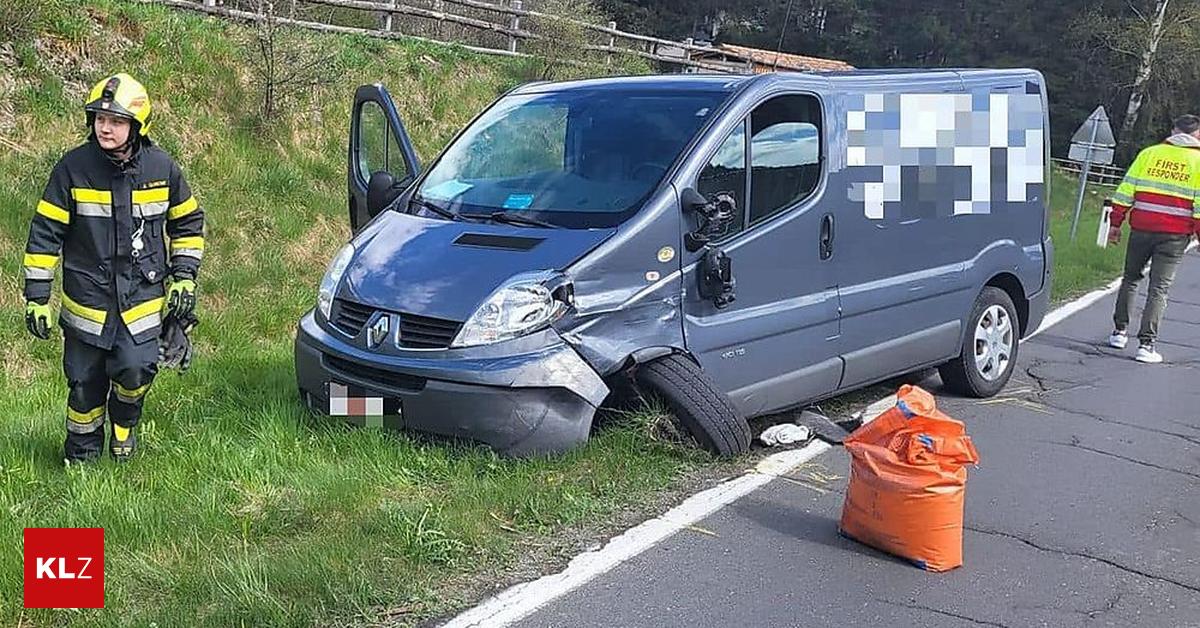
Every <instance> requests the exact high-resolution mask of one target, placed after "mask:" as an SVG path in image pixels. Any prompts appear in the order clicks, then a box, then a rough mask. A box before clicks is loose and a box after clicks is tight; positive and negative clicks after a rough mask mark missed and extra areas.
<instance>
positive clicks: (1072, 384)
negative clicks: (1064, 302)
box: [519, 254, 1200, 628]
mask: <svg viewBox="0 0 1200 628" xmlns="http://www.w3.org/2000/svg"><path fill="white" fill-rule="evenodd" d="M1186 259H1187V261H1186V262H1185V263H1184V265H1183V267H1182V268H1181V269H1180V274H1179V276H1178V278H1177V280H1176V284H1175V287H1174V288H1173V290H1172V303H1171V305H1170V306H1169V307H1168V310H1167V314H1166V317H1167V320H1166V321H1165V323H1164V325H1163V329H1162V338H1161V340H1160V343H1159V346H1160V351H1161V352H1162V353H1163V354H1164V355H1165V356H1166V358H1167V363H1166V364H1163V365H1156V366H1148V365H1142V364H1138V363H1136V362H1134V361H1133V360H1132V357H1133V354H1134V352H1135V350H1136V346H1135V345H1136V341H1134V342H1131V346H1130V348H1129V349H1127V350H1126V351H1124V352H1118V351H1115V350H1111V349H1109V348H1107V346H1105V345H1104V342H1105V340H1106V339H1107V335H1108V332H1109V330H1110V327H1111V322H1110V321H1111V318H1110V317H1111V311H1112V306H1113V301H1114V299H1113V298H1112V297H1110V298H1107V299H1104V300H1101V301H1100V302H1098V303H1097V304H1095V305H1093V306H1092V307H1090V308H1088V309H1087V310H1084V311H1082V312H1080V313H1078V314H1076V315H1074V316H1072V317H1071V318H1069V319H1067V320H1066V321H1064V322H1063V323H1060V324H1059V325H1057V326H1056V327H1053V328H1051V329H1049V330H1047V331H1046V332H1044V333H1043V334H1042V335H1039V336H1037V337H1036V338H1034V339H1033V340H1031V341H1029V342H1028V343H1026V344H1024V345H1023V346H1022V347H1021V352H1020V357H1019V364H1018V370H1017V374H1016V375H1015V376H1014V378H1013V380H1012V382H1011V383H1010V384H1009V386H1008V388H1007V390H1006V391H1005V392H1004V393H1002V394H1001V396H999V397H997V398H996V399H993V400H989V401H987V402H985V403H981V402H979V401H978V400H969V399H962V398H954V397H951V396H949V395H948V393H943V392H942V391H941V390H940V385H941V384H940V381H939V380H938V378H937V377H936V376H933V377H932V378H931V379H929V380H927V381H925V382H923V383H922V385H923V386H925V387H927V388H928V389H929V390H931V391H933V392H935V393H938V399H939V404H940V407H941V408H942V410H943V411H945V412H947V413H948V414H950V416H953V417H955V418H958V419H960V420H962V421H965V422H966V423H967V429H968V433H969V434H971V436H972V438H973V439H974V441H975V444H976V447H977V448H978V450H979V453H980V457H981V459H982V461H981V464H980V466H979V467H978V468H975V469H972V471H971V473H970V479H969V481H968V485H967V506H966V532H965V539H964V554H965V559H966V564H965V565H964V566H963V567H962V568H959V569H957V570H954V571H951V572H948V573H944V574H934V573H927V572H924V571H921V570H919V569H916V568H915V567H912V566H910V565H909V564H907V563H905V562H902V561H899V560H896V559H893V558H891V557H888V556H886V555H884V554H881V553H879V552H876V551H874V550H872V549H870V548H867V547H864V546H862V545H859V544H856V543H854V542H853V541H849V540H847V539H844V538H842V537H840V536H839V535H838V534H837V531H836V525H837V520H838V518H839V517H840V514H841V504H842V491H843V489H844V486H845V481H846V480H845V477H846V476H847V475H848V473H849V463H848V457H847V456H846V454H845V452H844V451H843V450H841V449H840V448H835V449H834V450H833V451H831V452H829V453H827V454H825V455H823V456H821V457H820V458H818V459H816V460H815V461H814V464H813V465H809V466H807V467H804V468H801V469H798V470H797V471H795V472H793V474H792V477H791V480H788V479H776V480H773V481H772V482H771V483H769V484H767V485H766V486H765V487H764V488H762V489H760V490H758V491H756V492H754V493H752V494H750V495H748V496H746V497H744V498H742V499H741V500H739V501H737V502H734V503H733V504H732V505H730V506H728V507H726V508H725V509H724V510H721V511H719V512H717V513H716V514H714V515H712V516H711V517H709V518H708V519H706V520H704V521H703V522H701V523H700V524H698V525H697V526H695V527H693V528H691V529H687V530H684V531H682V532H680V533H678V534H676V535H674V536H672V537H670V538H669V539H667V540H666V541H664V542H662V543H660V544H659V545H657V546H655V547H654V548H652V549H650V550H649V551H647V552H645V553H643V554H641V555H640V556H637V557H635V558H633V559H631V560H629V561H627V562H625V563H623V564H622V565H620V566H618V567H617V568H616V569H614V570H612V571H609V572H607V573H606V574H604V575H601V576H600V577H598V578H596V579H595V580H593V581H591V582H590V583H588V584H587V585H585V586H584V587H582V588H580V589H577V590H575V591H573V592H571V593H569V594H567V595H566V596H563V597H561V598H559V599H557V600H555V601H553V602H551V603H549V604H548V605H546V606H544V607H542V608H541V609H540V610H538V611H537V612H536V613H534V614H533V615H531V616H529V617H528V618H526V619H525V620H524V621H523V622H522V623H520V624H519V625H520V626H523V627H524V628H542V627H567V626H569V627H585V626H606V627H607V626H623V627H625V626H655V627H672V626H680V627H687V628H704V627H709V626H722V627H725V626H739V627H741V626H771V627H776V626H780V627H782V626H796V627H799V626H804V627H806V628H807V627H815V626H839V627H844V626H864V625H889V624H891V625H937V626H940V627H952V626H1012V627H1016V626H1056V627H1057V626H1063V627H1069V626H1092V625H1096V626H1154V627H1184V626H1190V627H1200V370H1198V369H1197V366H1200V255H1198V254H1189V256H1188V257H1187V258H1186ZM1136 320H1137V318H1136V317H1135V322H1136ZM829 476H839V477H836V478H830V477H829Z"/></svg>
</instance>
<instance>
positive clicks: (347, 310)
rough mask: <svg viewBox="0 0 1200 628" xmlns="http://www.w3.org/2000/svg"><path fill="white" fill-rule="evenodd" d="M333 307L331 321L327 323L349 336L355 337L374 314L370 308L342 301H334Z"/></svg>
mask: <svg viewBox="0 0 1200 628" xmlns="http://www.w3.org/2000/svg"><path fill="white" fill-rule="evenodd" d="M334 305H335V306H336V307H335V308H334V311H333V319H332V320H330V321H329V322H330V323H333V326H334V327H337V328H338V329H340V330H342V331H344V332H346V333H347V334H350V335H351V336H357V335H358V332H360V331H362V328H363V326H364V325H366V324H367V321H368V320H370V319H371V315H372V314H374V313H375V309H374V308H372V307H369V306H366V305H360V304H358V303H354V302H352V301H345V300H342V299H337V300H335V301H334Z"/></svg>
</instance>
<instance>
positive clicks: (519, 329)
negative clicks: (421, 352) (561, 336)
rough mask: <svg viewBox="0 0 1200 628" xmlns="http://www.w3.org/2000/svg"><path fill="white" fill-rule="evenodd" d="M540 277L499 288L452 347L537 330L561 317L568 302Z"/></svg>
mask: <svg viewBox="0 0 1200 628" xmlns="http://www.w3.org/2000/svg"><path fill="white" fill-rule="evenodd" d="M555 295H556V291H552V290H551V289H550V288H548V287H546V285H545V284H544V283H543V282H542V281H540V280H525V281H515V282H511V283H508V284H506V285H503V286H501V287H500V288H497V289H496V291H495V292H493V293H492V295H491V296H489V297H488V298H487V300H486V301H484V302H483V304H482V305H480V306H479V309H478V310H476V311H475V313H474V314H472V315H471V318H469V319H467V322H466V323H465V324H464V325H463V326H462V329H461V330H459V332H458V336H456V337H455V338H454V342H452V343H451V344H450V346H451V347H455V348H457V347H472V346H477V345H487V344H492V343H496V342H501V341H503V340H510V339H512V338H519V337H521V336H524V335H527V334H530V333H533V332H535V331H538V330H540V329H543V328H545V327H547V326H549V325H550V323H553V322H554V321H556V320H558V318H559V317H561V316H562V315H563V313H564V312H566V310H567V307H568V305H567V303H566V302H564V301H563V300H560V299H559V298H557V297H556V296H555Z"/></svg>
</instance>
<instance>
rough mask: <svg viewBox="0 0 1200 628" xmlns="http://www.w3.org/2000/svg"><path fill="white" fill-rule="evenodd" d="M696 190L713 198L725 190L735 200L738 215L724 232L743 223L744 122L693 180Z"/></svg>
mask: <svg viewBox="0 0 1200 628" xmlns="http://www.w3.org/2000/svg"><path fill="white" fill-rule="evenodd" d="M696 191H697V192H699V193H700V194H703V195H704V198H707V199H710V200H711V199H713V198H715V197H716V195H717V194H721V193H727V194H730V195H732V196H733V198H734V200H736V201H737V210H738V212H739V216H738V218H737V219H735V220H734V221H733V223H732V224H730V225H729V230H728V232H727V235H728V234H733V233H737V232H738V231H741V230H742V227H743V226H744V224H745V220H744V217H745V211H746V125H745V124H741V125H738V127H737V128H736V129H734V130H733V132H732V133H730V134H729V137H727V138H725V141H724V142H723V143H722V144H721V147H720V148H718V149H717V152H716V154H714V155H713V157H712V159H711V160H710V161H709V162H708V165H707V166H705V167H704V170H702V171H701V172H700V176H699V178H697V179H696Z"/></svg>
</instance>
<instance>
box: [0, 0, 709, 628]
mask: <svg viewBox="0 0 1200 628" xmlns="http://www.w3.org/2000/svg"><path fill="white" fill-rule="evenodd" d="M57 6H59V7H62V8H60V9H57V10H59V11H61V13H60V14H56V15H52V16H50V18H51V19H48V20H46V21H45V24H46V26H45V27H44V30H43V31H42V32H41V33H40V34H38V35H37V36H36V38H35V37H32V36H31V37H22V38H18V39H16V40H15V41H9V42H0V44H3V45H4V47H3V49H2V50H3V51H2V52H0V62H3V63H4V67H3V68H2V71H0V80H2V81H3V84H0V89H4V90H6V95H7V97H9V98H11V99H12V103H13V105H14V107H13V110H12V111H11V112H9V113H10V114H12V116H11V117H9V118H8V120H7V121H8V124H7V126H6V128H0V135H2V136H3V137H4V138H5V139H6V140H9V141H11V142H14V143H15V144H16V145H17V146H19V147H21V148H20V150H21V152H17V151H16V150H9V149H7V148H5V149H0V208H3V211H0V250H3V251H5V253H4V255H3V260H2V264H3V265H2V267H0V268H2V271H0V282H2V283H0V363H2V364H0V512H2V513H3V515H0V625H6V626H15V625H18V624H19V623H21V622H22V621H23V622H24V623H23V625H24V626H42V625H73V626H106V625H148V624H150V622H157V624H158V625H160V626H178V625H184V624H185V623H186V624H191V625H197V626H230V625H247V626H264V625H295V626H308V625H312V624H313V623H316V622H321V621H327V620H333V621H338V620H345V619H356V620H360V621H371V620H375V619H379V618H381V617H385V616H392V617H396V618H400V619H403V618H414V619H415V618H421V617H428V616H430V615H433V614H437V613H439V612H442V611H444V610H445V609H447V608H451V607H453V606H455V605H456V604H458V603H461V602H462V601H461V600H458V599H456V597H455V596H456V595H458V594H459V593H460V592H461V591H464V590H466V589H465V588H464V586H465V585H466V584H467V583H469V581H470V575H471V574H477V573H485V572H489V571H497V570H502V569H505V568H506V567H508V566H509V565H511V564H512V563H513V561H516V560H518V559H519V558H521V557H522V556H524V555H527V554H530V553H532V552H537V551H545V552H548V551H551V550H552V549H553V548H554V546H555V542H556V539H558V538H559V537H560V536H561V535H563V534H564V533H565V532H569V531H571V530H577V529H578V528H579V527H581V526H582V527H587V526H589V525H592V522H596V524H595V525H601V524H600V523H599V522H604V521H606V520H608V519H609V517H610V516H611V515H612V513H614V511H617V510H619V509H622V508H625V507H628V506H630V505H631V504H637V503H638V502H640V501H642V500H645V499H648V498H650V497H652V496H654V495H656V494H657V492H658V491H659V490H660V489H663V488H665V487H668V486H670V485H672V484H673V483H676V482H677V481H678V479H679V478H680V476H681V475H682V474H686V473H687V472H688V471H689V470H692V469H694V468H695V467H696V466H697V465H698V464H699V463H700V462H701V461H703V460H704V457H703V456H702V455H700V454H698V453H696V452H694V451H692V450H690V449H686V448H680V447H673V446H671V445H667V444H663V443H662V442H659V441H655V440H653V439H649V438H647V437H646V435H647V430H646V427H645V424H644V422H639V420H637V419H631V420H630V421H628V422H627V423H625V424H620V425H614V426H610V427H608V428H606V429H604V430H603V431H601V433H599V434H598V435H597V437H596V438H595V440H594V441H593V442H592V443H591V444H590V445H589V446H587V447H586V448H584V449H583V450H582V451H579V452H577V453H574V454H572V455H569V456H567V457H565V458H562V459H558V460H553V461H523V462H512V461H501V460H499V459H497V458H496V457H495V456H493V455H492V454H490V453H489V452H487V451H485V450H483V449H472V448H466V447H453V446H446V445H433V444H425V443H421V442H418V441H415V440H412V439H409V438H407V437H405V436H403V435H398V434H392V433H385V432H381V431H375V430H369V429H349V428H346V427H342V426H340V425H337V424H334V423H333V422H328V423H326V422H321V423H316V422H314V421H312V420H311V419H310V418H309V417H308V415H307V413H306V411H305V410H304V409H302V407H301V406H300V405H299V403H298V401H297V394H296V388H295V382H294V375H293V366H292V353H291V347H292V337H293V331H294V329H295V324H296V321H297V320H298V318H299V317H300V315H301V314H302V313H303V312H304V311H305V310H306V309H307V308H309V307H311V306H312V304H313V303H314V299H315V294H316V293H315V288H316V285H317V282H318V281H319V279H320V275H321V273H322V272H323V270H324V266H325V264H326V262H327V261H328V258H329V255H330V254H331V252H332V251H334V250H336V248H337V247H338V245H339V244H340V243H341V242H343V241H345V239H346V238H347V237H348V228H347V226H346V225H347V217H346V193H345V187H344V186H345V182H344V181H345V171H344V168H345V165H344V164H345V143H346V129H347V124H348V120H349V109H350V103H349V100H350V97H351V95H352V94H353V89H354V87H355V86H357V85H358V84H360V83H366V82H372V81H381V82H383V83H385V84H386V85H387V86H388V87H389V88H390V89H391V92H392V94H393V96H394V97H395V98H396V100H397V104H398V106H399V107H400V110H401V114H402V116H403V117H404V119H405V121H406V123H407V125H408V128H409V130H410V132H411V133H412V135H413V137H414V141H415V144H416V146H417V148H418V150H419V151H420V153H421V154H422V155H423V156H425V157H426V158H429V157H432V156H433V155H434V154H435V153H436V151H437V150H438V149H439V148H440V147H441V146H442V145H443V144H444V143H445V142H446V141H448V139H449V138H450V136H451V135H452V134H453V133H454V132H456V131H457V130H458V129H459V128H460V127H461V126H462V125H463V124H465V123H466V121H467V120H468V119H469V118H470V117H471V116H473V115H474V114H475V113H476V112H477V111H479V110H480V109H481V108H482V107H483V106H485V105H486V104H487V103H488V102H489V101H490V100H491V99H493V98H494V97H495V96H496V95H498V94H499V93H500V92H501V91H503V90H504V89H507V88H508V87H511V86H512V85H514V84H516V83H517V82H519V81H520V80H521V78H522V72H524V69H523V68H521V67H519V66H518V65H514V64H513V63H512V62H508V61H496V60H493V59H486V58H480V57H476V56H473V55H466V54H461V53H458V52H455V51H453V50H449V49H446V48H441V47H433V46H424V45H411V44H400V43H390V42H379V41H374V40H367V39H363V38H353V37H340V36H339V37H336V47H335V49H336V51H337V54H338V56H339V61H340V63H339V65H340V67H342V68H344V69H345V71H344V72H342V73H341V74H339V75H338V76H337V77H336V80H335V82H334V83H332V84H331V85H329V86H327V87H324V88H322V89H321V90H320V91H319V93H318V94H317V96H316V98H315V99H314V100H313V102H314V103H315V109H313V110H312V111H306V112H304V113H296V114H295V115H293V116H292V119H291V120H288V121H286V122H285V123H284V124H281V125H280V126H279V130H276V131H274V132H270V133H267V134H263V133H262V132H259V131H255V130H254V128H253V124H252V121H253V113H254V111H255V107H256V106H257V104H258V102H257V95H256V94H255V93H253V90H252V88H251V87H250V82H249V77H248V73H247V71H246V70H245V69H243V66H242V58H243V54H244V48H243V47H242V46H243V45H242V44H239V43H238V42H239V41H240V40H239V37H238V36H237V34H238V32H239V31H240V28H239V27H235V26H232V25H229V24H226V23H222V22H218V21H214V20H208V19H203V18H201V17H198V16H195V15H191V14H185V13H178V12H174V11H171V10H165V9H159V8H156V7H147V6H142V5H135V4H124V3H117V2H109V1H89V2H87V3H84V6H83V8H77V7H76V6H75V3H74V2H70V3H61V2H60V3H58V5H57ZM116 69H122V70H126V71H129V72H130V73H132V74H134V75H136V76H139V77H140V78H141V79H142V80H143V81H144V82H145V83H146V84H147V85H148V86H150V87H151V89H152V90H153V93H152V96H153V97H154V98H155V102H154V105H155V107H156V112H157V119H156V121H155V137H156V138H157V139H158V141H160V142H161V144H162V145H163V146H164V147H165V148H166V149H167V150H168V151H170V152H171V153H172V154H174V155H176V156H177V157H178V159H179V160H180V162H181V163H182V164H183V167H184V169H185V172H186V174H187V176H188V177H189V180H190V183H191V185H192V187H193V189H194V190H195V192H196V195H197V197H198V198H200V199H201V201H202V203H203V204H204V206H205V209H206V210H207V212H208V219H209V220H208V245H209V248H208V250H207V251H206V258H205V263H204V268H203V271H202V277H201V287H202V293H201V302H200V310H199V315H200V316H201V318H202V322H201V325H200V327H199V328H198V330H197V335H196V343H197V345H198V357H197V359H196V362H195V363H194V364H193V367H192V369H191V371H189V372H188V373H187V374H186V375H185V376H183V377H177V376H176V375H175V374H174V373H166V374H164V375H162V376H160V378H159V379H158V381H157V382H156V383H155V386H154V389H153V390H152V391H151V393H150V394H149V397H148V401H147V406H146V412H145V423H144V426H143V427H142V428H141V429H140V432H139V434H140V439H141V444H142V447H143V449H142V453H143V454H144V455H142V456H141V457H140V459H137V460H135V461H133V462H131V463H130V464H128V465H127V466H124V467H119V468H118V467H116V466H113V465H112V464H110V463H108V462H105V463H103V464H101V465H100V466H97V467H92V468H87V469H83V470H71V471H70V472H66V471H64V470H63V468H62V467H61V464H60V456H61V448H62V439H63V435H64V432H63V404H64V403H65V391H66V387H65V382H64V379H63V376H62V371H61V366H60V364H61V362H60V359H61V358H60V356H61V344H60V341H59V340H57V335H56V340H55V341H53V342H37V341H35V340H33V339H32V338H31V337H30V336H29V335H28V334H27V333H26V332H25V331H24V323H23V320H22V319H23V310H22V303H21V300H20V290H21V279H20V278H21V273H20V263H21V259H20V258H21V254H20V253H21V251H22V249H23V246H24V241H25V236H26V232H27V229H28V221H29V217H30V216H31V213H30V212H31V211H32V207H33V204H34V203H35V201H36V199H37V198H38V197H39V195H40V194H41V187H42V186H43V185H44V184H45V179H46V177H47V175H48V173H49V171H50V168H51V167H52V166H53V164H54V162H55V161H56V160H57V158H58V157H59V156H60V155H61V154H62V153H63V152H64V151H65V150H67V149H69V148H70V147H71V146H73V145H75V144H76V143H78V142H79V141H80V139H81V137H82V133H83V126H82V125H83V116H82V113H81V111H80V103H81V102H82V99H83V96H84V93H85V90H86V88H87V87H90V84H91V82H93V81H95V80H96V79H97V77H99V76H101V75H103V74H104V73H105V72H110V71H114V70H116ZM56 334H57V332H56ZM95 525H100V526H103V527H104V528H105V534H106V544H107V548H106V549H107V552H106V554H107V556H106V572H107V605H108V610H104V611H78V612H71V611H23V610H22V608H21V606H22V604H21V586H22V584H21V583H22V575H21V574H22V570H21V543H22V541H21V530H22V528H23V527H27V526H28V527H60V526H62V527H70V526H95Z"/></svg>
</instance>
